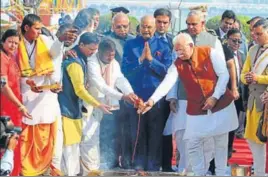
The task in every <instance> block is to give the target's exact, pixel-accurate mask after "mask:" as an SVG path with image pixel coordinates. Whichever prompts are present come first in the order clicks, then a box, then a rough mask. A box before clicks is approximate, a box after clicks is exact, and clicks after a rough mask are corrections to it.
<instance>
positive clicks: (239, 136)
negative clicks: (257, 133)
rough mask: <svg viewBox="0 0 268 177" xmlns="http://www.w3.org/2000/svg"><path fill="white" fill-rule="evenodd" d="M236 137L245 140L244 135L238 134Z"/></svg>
mask: <svg viewBox="0 0 268 177" xmlns="http://www.w3.org/2000/svg"><path fill="white" fill-rule="evenodd" d="M235 137H236V138H238V139H244V133H239V134H236V135H235Z"/></svg>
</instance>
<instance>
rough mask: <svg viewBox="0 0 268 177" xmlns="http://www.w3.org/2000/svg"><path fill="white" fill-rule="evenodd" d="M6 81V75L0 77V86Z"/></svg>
mask: <svg viewBox="0 0 268 177" xmlns="http://www.w3.org/2000/svg"><path fill="white" fill-rule="evenodd" d="M6 83H7V80H6V77H1V80H0V86H1V87H0V88H3V87H4V86H5V85H6Z"/></svg>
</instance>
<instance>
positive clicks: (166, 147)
mask: <svg viewBox="0 0 268 177" xmlns="http://www.w3.org/2000/svg"><path fill="white" fill-rule="evenodd" d="M163 104H164V106H165V110H164V111H165V113H164V115H165V123H164V124H165V125H166V121H167V119H168V117H169V113H170V108H169V103H168V102H165V103H163ZM172 145H173V144H172V135H167V136H165V135H163V144H162V146H163V148H162V171H171V170H172V164H171V162H172V155H173V146H172Z"/></svg>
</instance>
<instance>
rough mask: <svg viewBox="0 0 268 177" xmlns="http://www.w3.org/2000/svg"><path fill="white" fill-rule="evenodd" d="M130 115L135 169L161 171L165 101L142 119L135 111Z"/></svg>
mask: <svg viewBox="0 0 268 177" xmlns="http://www.w3.org/2000/svg"><path fill="white" fill-rule="evenodd" d="M130 113H131V116H130V122H131V123H130V126H131V130H130V131H131V140H132V143H131V144H132V152H134V151H135V156H134V161H133V164H132V165H133V168H134V169H136V170H145V171H159V170H160V167H161V165H162V143H163V136H162V134H163V130H164V123H165V100H164V99H162V100H160V101H159V102H158V103H157V104H155V105H154V106H153V108H152V109H151V110H150V111H148V112H147V113H146V114H144V115H141V117H140V119H139V115H138V114H137V113H136V110H135V109H133V110H132V111H130ZM139 120H140V122H139ZM137 132H138V134H137ZM137 135H138V136H137ZM136 140H137V141H136ZM136 143H137V144H136Z"/></svg>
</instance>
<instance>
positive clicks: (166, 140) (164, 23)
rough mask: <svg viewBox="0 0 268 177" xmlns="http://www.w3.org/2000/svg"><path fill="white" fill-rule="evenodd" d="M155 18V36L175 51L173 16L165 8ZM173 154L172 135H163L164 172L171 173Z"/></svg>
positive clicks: (156, 13)
mask: <svg viewBox="0 0 268 177" xmlns="http://www.w3.org/2000/svg"><path fill="white" fill-rule="evenodd" d="M154 18H155V26H156V32H155V34H154V35H155V36H156V37H157V38H160V39H161V40H163V41H164V42H166V43H167V45H168V46H169V48H170V50H171V51H172V50H173V43H172V40H173V37H174V36H173V35H172V34H170V33H168V29H169V26H170V21H171V18H172V14H171V12H170V11H169V10H168V9H165V8H160V9H156V10H155V11H154ZM165 111H166V120H167V119H168V116H169V112H170V110H169V105H168V102H167V103H166V109H165ZM172 152H173V147H172V134H171V135H167V136H165V135H163V148H162V171H167V172H171V171H173V170H172V168H171V167H172V165H171V161H172Z"/></svg>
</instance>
